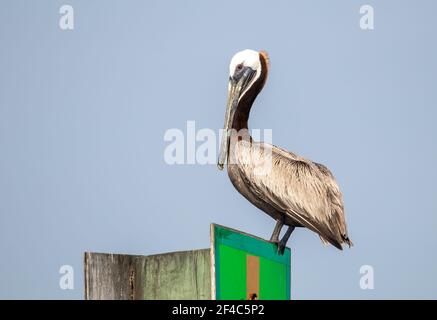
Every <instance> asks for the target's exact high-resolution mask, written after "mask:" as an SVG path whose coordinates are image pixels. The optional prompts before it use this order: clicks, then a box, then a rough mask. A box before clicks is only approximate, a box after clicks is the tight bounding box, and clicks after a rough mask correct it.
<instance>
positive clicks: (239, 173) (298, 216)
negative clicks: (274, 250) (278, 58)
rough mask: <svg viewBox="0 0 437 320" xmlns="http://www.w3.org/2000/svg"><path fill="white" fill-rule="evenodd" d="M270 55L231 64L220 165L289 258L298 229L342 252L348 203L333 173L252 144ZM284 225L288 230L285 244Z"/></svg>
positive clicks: (242, 56)
mask: <svg viewBox="0 0 437 320" xmlns="http://www.w3.org/2000/svg"><path fill="white" fill-rule="evenodd" d="M268 68H269V60H268V55H267V53H265V52H256V51H253V50H245V51H241V52H239V53H237V54H236V55H235V56H234V57H233V58H232V61H231V65H230V78H229V88H228V90H229V97H228V106H227V111H226V116H225V132H227V133H228V134H225V135H223V140H222V145H221V153H220V157H219V161H218V166H219V168H220V169H222V168H223V166H224V162H225V161H227V169H228V175H229V178H230V180H231V181H232V184H233V185H234V186H235V188H236V189H237V190H238V191H239V192H240V193H241V194H242V195H243V196H244V197H245V198H246V199H247V200H249V201H250V202H251V203H252V204H254V205H255V206H256V207H258V208H259V209H261V210H262V211H264V212H266V213H267V214H269V215H270V216H271V217H272V218H273V219H275V220H276V222H277V223H276V226H275V229H274V231H273V234H272V237H271V241H273V242H275V243H277V244H278V250H279V251H280V252H283V250H284V248H285V245H286V243H287V241H288V238H289V237H290V235H291V233H292V232H293V230H294V228H295V227H306V228H308V229H310V230H312V231H314V232H316V233H317V234H318V235H319V236H320V238H321V239H322V241H323V242H324V243H331V244H332V245H334V246H335V247H337V248H338V249H340V250H341V249H342V244H343V243H346V244H348V245H349V246H351V245H352V242H351V241H350V240H349V237H348V233H347V226H346V221H345V215H344V207H343V198H342V194H341V192H340V189H339V187H338V184H337V182H336V181H335V179H334V176H333V175H332V173H331V172H330V171H329V169H328V168H327V167H325V166H324V165H322V164H319V163H316V162H312V161H310V160H307V159H305V158H302V157H299V156H297V155H296V154H294V153H291V152H289V151H286V150H284V149H281V148H278V147H276V146H272V145H270V144H267V143H263V142H255V141H253V140H252V138H251V136H250V134H249V132H248V125H247V124H248V119H249V113H250V109H251V107H252V104H253V102H254V101H255V99H256V97H257V95H258V93H259V92H260V91H261V90H262V88H263V86H264V84H265V81H266V79H267V74H268ZM283 225H287V226H288V230H287V232H286V233H285V235H284V236H283V238H282V239H281V241H279V234H280V231H281V228H282V226H283Z"/></svg>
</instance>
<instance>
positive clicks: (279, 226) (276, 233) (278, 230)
mask: <svg viewBox="0 0 437 320" xmlns="http://www.w3.org/2000/svg"><path fill="white" fill-rule="evenodd" d="M283 225H284V222H282V221H281V220H277V221H276V226H275V229H273V233H272V236H271V237H270V242H274V243H279V234H280V233H281V229H282V226H283Z"/></svg>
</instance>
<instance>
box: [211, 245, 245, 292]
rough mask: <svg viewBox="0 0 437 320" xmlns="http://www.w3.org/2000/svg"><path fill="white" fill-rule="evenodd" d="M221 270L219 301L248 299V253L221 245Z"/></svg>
mask: <svg viewBox="0 0 437 320" xmlns="http://www.w3.org/2000/svg"><path fill="white" fill-rule="evenodd" d="M218 249H219V251H220V261H221V263H220V269H219V278H218V279H219V288H220V291H219V292H220V294H219V295H218V296H217V299H222V300H226V299H229V300H240V299H245V298H246V252H244V251H242V250H239V249H234V248H231V247H228V246H225V245H219V247H218Z"/></svg>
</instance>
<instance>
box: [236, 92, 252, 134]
mask: <svg viewBox="0 0 437 320" xmlns="http://www.w3.org/2000/svg"><path fill="white" fill-rule="evenodd" d="M248 93H249V91H248V92H247V93H246V96H244V97H243V98H242V99H241V100H240V102H239V103H238V107H237V110H236V111H235V115H234V122H233V123H232V129H234V130H236V131H237V132H238V131H240V130H248V122H249V115H250V110H251V108H252V105H253V102H254V101H255V98H256V96H254V97H253V98H252V99H250V97H249V96H247V94H248Z"/></svg>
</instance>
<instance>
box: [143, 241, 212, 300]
mask: <svg viewBox="0 0 437 320" xmlns="http://www.w3.org/2000/svg"><path fill="white" fill-rule="evenodd" d="M210 266H211V258H210V250H209V249H203V250H194V251H185V252H174V253H167V254H159V255H153V256H148V257H147V258H146V260H145V270H146V272H145V286H144V298H145V299H187V300H191V299H195V300H205V299H211V267H210Z"/></svg>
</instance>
